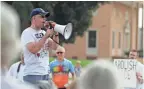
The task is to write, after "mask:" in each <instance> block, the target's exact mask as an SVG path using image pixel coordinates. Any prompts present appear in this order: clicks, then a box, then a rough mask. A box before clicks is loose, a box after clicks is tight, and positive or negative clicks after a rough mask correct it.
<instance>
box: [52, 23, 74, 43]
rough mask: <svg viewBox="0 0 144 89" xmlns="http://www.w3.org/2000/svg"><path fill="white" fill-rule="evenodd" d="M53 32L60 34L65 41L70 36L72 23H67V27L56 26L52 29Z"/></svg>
mask: <svg viewBox="0 0 144 89" xmlns="http://www.w3.org/2000/svg"><path fill="white" fill-rule="evenodd" d="M54 31H56V32H59V33H61V34H62V35H63V36H64V38H65V39H66V40H67V39H69V38H70V36H71V34H72V23H68V24H67V25H59V24H56V25H55V27H54Z"/></svg>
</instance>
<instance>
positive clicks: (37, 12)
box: [30, 8, 50, 18]
mask: <svg viewBox="0 0 144 89" xmlns="http://www.w3.org/2000/svg"><path fill="white" fill-rule="evenodd" d="M35 15H42V16H44V17H49V16H50V13H49V12H45V11H44V10H43V9H42V8H35V9H33V10H32V12H31V14H30V17H31V18H32V17H33V16H35Z"/></svg>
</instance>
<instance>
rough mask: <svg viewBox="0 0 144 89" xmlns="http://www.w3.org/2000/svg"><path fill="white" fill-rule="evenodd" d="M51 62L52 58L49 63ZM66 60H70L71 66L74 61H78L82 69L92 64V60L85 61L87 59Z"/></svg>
mask: <svg viewBox="0 0 144 89" xmlns="http://www.w3.org/2000/svg"><path fill="white" fill-rule="evenodd" d="M53 60H54V58H52V57H51V58H50V62H51V61H53ZM68 60H70V61H71V62H72V64H73V65H75V64H76V61H77V60H80V61H81V66H82V67H85V66H86V65H88V64H90V63H92V60H87V59H77V60H75V59H68Z"/></svg>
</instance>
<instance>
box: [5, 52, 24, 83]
mask: <svg viewBox="0 0 144 89" xmlns="http://www.w3.org/2000/svg"><path fill="white" fill-rule="evenodd" d="M24 68H25V63H24V58H23V54H22V53H21V56H20V61H18V62H16V63H14V64H13V65H11V67H10V68H9V71H8V73H7V77H13V78H15V79H18V80H20V81H21V82H23V71H24Z"/></svg>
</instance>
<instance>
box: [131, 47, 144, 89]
mask: <svg viewBox="0 0 144 89" xmlns="http://www.w3.org/2000/svg"><path fill="white" fill-rule="evenodd" d="M138 56H139V54H138V51H137V50H131V51H130V53H129V59H133V60H136V62H137V66H136V79H137V84H136V89H142V88H143V84H144V76H143V75H144V74H143V70H144V65H143V64H142V63H140V62H139V61H137V58H138ZM130 89H131V88H130Z"/></svg>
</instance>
